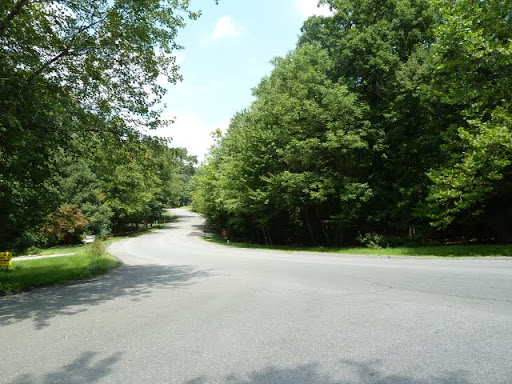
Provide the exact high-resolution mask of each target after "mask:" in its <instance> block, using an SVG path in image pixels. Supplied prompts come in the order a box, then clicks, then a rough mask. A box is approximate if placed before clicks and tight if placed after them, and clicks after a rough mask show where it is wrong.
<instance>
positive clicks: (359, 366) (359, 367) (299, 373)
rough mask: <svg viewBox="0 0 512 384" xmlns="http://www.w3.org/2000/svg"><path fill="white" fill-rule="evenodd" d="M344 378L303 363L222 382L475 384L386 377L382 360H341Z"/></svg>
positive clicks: (200, 380)
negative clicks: (381, 365) (381, 363)
mask: <svg viewBox="0 0 512 384" xmlns="http://www.w3.org/2000/svg"><path fill="white" fill-rule="evenodd" d="M340 365H341V366H340V368H341V370H342V372H343V374H342V377H345V378H339V377H340V376H339V375H337V376H338V378H335V377H333V376H332V375H331V374H330V373H326V372H325V370H324V369H322V368H321V366H320V364H318V363H311V364H301V365H298V366H296V367H294V368H281V367H276V366H268V367H266V368H264V369H262V370H258V371H254V372H251V373H249V374H247V375H238V374H231V375H228V376H226V377H225V378H224V379H222V380H221V381H220V382H222V383H227V384H235V383H236V384H277V383H279V384H313V383H314V384H360V383H367V384H472V382H471V381H469V380H468V378H467V376H468V373H467V372H465V371H454V372H447V373H444V374H436V373H433V374H432V375H431V376H430V377H428V378H414V377H413V376H412V373H411V375H399V374H387V373H385V372H383V371H382V370H381V369H379V365H380V362H379V361H369V362H356V361H350V360H341V361H340ZM214 382H215V383H216V382H219V381H218V380H210V379H209V378H207V377H204V376H202V377H197V378H195V379H192V380H189V381H186V382H185V383H184V384H209V383H214Z"/></svg>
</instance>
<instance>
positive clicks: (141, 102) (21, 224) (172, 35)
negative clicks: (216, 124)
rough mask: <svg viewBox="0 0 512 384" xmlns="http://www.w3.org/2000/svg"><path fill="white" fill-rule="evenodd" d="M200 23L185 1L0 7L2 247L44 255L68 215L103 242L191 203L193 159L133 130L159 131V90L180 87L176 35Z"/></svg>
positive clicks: (20, 2) (20, 0) (10, 2)
mask: <svg viewBox="0 0 512 384" xmlns="http://www.w3.org/2000/svg"><path fill="white" fill-rule="evenodd" d="M198 16H199V13H198V12H195V11H192V10H190V8H189V1H188V0H183V1H181V0H176V1H175V0H168V1H167V0H151V1H146V2H134V1H126V0H120V1H114V2H113V1H108V0H99V1H96V0H94V1H93V0H84V1H78V2H77V1H68V0H63V1H61V0H59V1H57V0H55V1H54V0H51V1H44V2H40V1H31V0H6V1H2V2H1V3H0V100H1V102H0V243H2V244H6V245H10V246H12V247H14V248H16V249H20V250H21V249H26V248H28V247H30V246H31V245H34V244H36V245H37V244H44V243H45V242H46V241H48V239H45V238H44V236H43V235H42V232H41V231H40V227H41V226H42V225H43V222H44V221H45V219H46V218H47V217H48V215H50V214H52V213H54V212H56V211H57V210H58V209H59V207H63V206H69V205H74V206H76V207H78V208H79V209H80V210H81V211H82V212H83V213H84V214H85V215H87V216H88V217H90V218H91V220H89V221H88V223H87V225H86V227H85V228H81V229H80V230H79V231H78V232H83V231H86V232H87V233H93V234H97V235H105V234H107V233H110V232H111V231H113V230H116V229H122V228H123V227H126V226H130V225H139V224H140V223H145V224H147V223H151V222H152V221H154V220H155V219H157V218H158V217H159V215H161V212H162V209H163V207H164V206H165V205H170V204H179V202H180V199H181V198H182V197H183V198H184V199H185V200H186V199H187V197H185V196H186V195H187V192H186V191H185V187H184V184H185V183H186V182H187V181H188V178H189V177H190V175H191V173H192V172H193V171H192V170H191V169H192V167H193V164H194V162H195V159H193V158H191V157H189V156H188V155H187V154H186V151H184V150H182V149H171V148H169V146H168V142H167V141H164V140H160V139H150V138H147V137H143V136H141V135H139V134H138V129H139V128H155V127H158V126H160V125H162V124H165V122H164V121H162V120H161V118H160V112H161V111H160V110H158V109H157V108H156V104H157V103H158V102H159V101H160V100H161V98H162V96H163V94H164V90H163V89H162V87H161V86H159V85H158V82H157V81H156V80H157V77H158V76H159V75H163V76H166V77H167V79H168V80H169V81H170V82H171V83H175V82H176V81H178V80H179V79H180V75H179V73H178V69H179V68H178V66H177V65H176V58H175V56H176V52H177V51H178V50H179V49H180V48H181V47H180V46H179V45H178V44H177V43H176V36H177V33H178V31H179V30H180V29H181V28H183V27H184V26H185V23H186V20H187V19H192V20H193V19H196V18H197V17H198ZM131 176H133V179H132V180H130V178H131ZM54 215H55V214H54ZM54 219H56V218H55V217H54ZM59 220H60V219H59ZM57 221H58V220H57ZM50 227H51V225H50V224H49V223H48V222H46V223H45V228H46V230H45V231H43V232H45V233H46V235H48V236H50V237H54V238H57V237H58V238H60V239H61V240H62V241H71V240H73V241H75V240H77V235H73V236H74V237H75V238H73V239H71V237H73V236H71V235H65V236H64V235H63V234H57V232H58V231H57V230H56V229H55V228H53V229H52V230H50V231H48V229H49V228H50ZM78 232H76V233H78ZM63 236H64V237H66V238H67V239H64V237H63Z"/></svg>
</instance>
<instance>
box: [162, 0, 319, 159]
mask: <svg viewBox="0 0 512 384" xmlns="http://www.w3.org/2000/svg"><path fill="white" fill-rule="evenodd" d="M191 4H192V8H193V9H198V8H199V9H201V10H202V16H201V17H200V18H199V19H198V20H197V21H190V22H189V23H188V25H187V27H186V28H185V29H183V30H182V31H181V32H180V34H179V37H178V42H179V43H180V44H181V45H184V47H185V49H184V50H182V51H180V52H179V53H178V54H177V58H178V62H179V63H180V67H181V74H182V75H183V77H184V81H183V82H181V83H179V84H178V85H169V86H167V88H168V93H167V95H166V96H165V97H164V100H163V101H164V102H165V104H166V108H165V112H164V117H166V118H174V117H175V118H176V122H175V123H174V124H172V125H170V126H169V127H167V128H163V129H159V130H158V131H157V132H156V134H157V135H158V136H165V137H172V138H173V146H180V147H186V148H187V149H188V150H189V153H191V154H193V155H197V156H198V157H199V160H202V159H203V157H204V154H205V153H206V152H207V150H208V148H209V147H210V146H211V144H212V140H211V137H210V133H211V132H212V131H214V130H215V129H216V128H220V129H222V130H225V129H227V127H228V125H229V120H230V119H231V117H232V116H233V115H234V114H235V113H236V112H237V111H240V110H242V109H244V108H246V107H248V106H249V105H250V104H251V102H252V96H251V88H253V87H255V86H256V85H257V84H258V83H259V81H260V80H261V78H262V77H263V76H266V75H268V74H269V73H270V71H271V70H272V66H271V65H270V64H269V61H270V60H271V59H273V58H274V57H276V56H283V55H285V54H286V53H287V52H288V51H290V50H292V49H293V48H294V47H295V44H296V42H297V37H298V35H299V33H300V27H301V26H302V23H303V22H304V20H305V19H306V18H307V17H308V16H311V15H312V14H325V13H326V9H319V8H317V0H220V3H219V5H215V2H214V0H196V1H194V0H192V2H191Z"/></svg>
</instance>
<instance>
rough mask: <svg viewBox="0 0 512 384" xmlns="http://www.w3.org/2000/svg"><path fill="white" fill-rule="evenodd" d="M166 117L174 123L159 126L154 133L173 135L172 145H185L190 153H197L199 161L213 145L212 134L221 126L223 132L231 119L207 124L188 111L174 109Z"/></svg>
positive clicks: (160, 135)
mask: <svg viewBox="0 0 512 384" xmlns="http://www.w3.org/2000/svg"><path fill="white" fill-rule="evenodd" d="M164 118H167V119H173V120H175V121H174V123H173V124H169V126H167V127H165V128H159V129H157V130H156V131H155V132H152V134H153V135H155V136H159V137H171V138H172V142H171V146H173V147H185V148H187V150H188V153H189V154H191V155H196V156H197V158H198V160H199V161H202V160H204V157H205V155H206V153H207V152H208V150H209V149H210V147H211V146H212V145H213V143H214V142H213V139H212V137H211V136H210V134H211V133H212V132H213V131H215V129H217V128H220V129H221V130H222V131H223V132H225V131H226V129H227V127H228V126H229V120H221V121H219V122H217V124H214V125H210V124H205V123H204V122H203V121H201V119H200V118H199V117H198V116H197V115H195V114H193V113H188V112H180V111H173V112H167V113H165V116H164Z"/></svg>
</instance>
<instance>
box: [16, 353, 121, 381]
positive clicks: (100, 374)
mask: <svg viewBox="0 0 512 384" xmlns="http://www.w3.org/2000/svg"><path fill="white" fill-rule="evenodd" d="M120 359H121V353H115V354H113V355H112V356H110V357H106V358H104V359H101V360H98V354H97V353H94V352H84V353H82V355H81V356H80V357H78V358H77V359H75V360H74V361H73V362H71V363H70V364H67V365H65V366H63V367H62V368H61V369H60V370H58V371H56V372H50V373H46V374H45V375H44V376H43V377H34V375H33V374H28V373H25V374H22V375H20V376H18V377H17V378H16V379H15V380H14V381H12V382H11V384H36V383H37V384H54V383H66V384H82V383H96V382H98V381H99V380H101V379H102V378H104V377H106V376H108V375H109V374H110V373H111V372H112V370H113V368H114V365H115V364H116V363H117V362H118V361H119V360H120Z"/></svg>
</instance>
